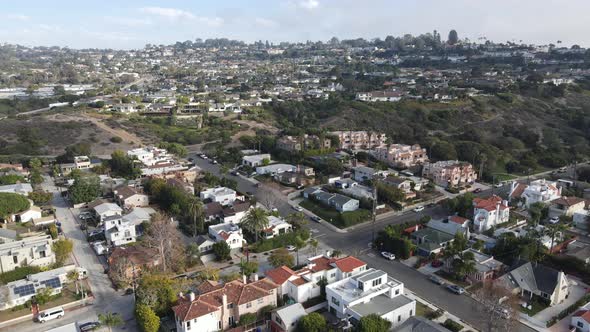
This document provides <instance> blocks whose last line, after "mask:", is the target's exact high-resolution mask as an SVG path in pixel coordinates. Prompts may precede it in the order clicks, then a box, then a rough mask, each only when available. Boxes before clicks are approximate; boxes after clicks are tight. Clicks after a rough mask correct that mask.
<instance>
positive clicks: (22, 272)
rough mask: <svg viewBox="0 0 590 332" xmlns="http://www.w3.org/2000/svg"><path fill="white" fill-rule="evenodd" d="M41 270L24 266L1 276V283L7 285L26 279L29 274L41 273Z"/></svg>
mask: <svg viewBox="0 0 590 332" xmlns="http://www.w3.org/2000/svg"><path fill="white" fill-rule="evenodd" d="M39 272H41V269H40V268H38V267H36V266H23V267H17V268H16V269H14V270H12V271H8V272H4V273H2V274H0V283H2V284H7V283H9V282H12V281H16V280H20V279H24V278H26V276H28V275H29V274H34V273H39Z"/></svg>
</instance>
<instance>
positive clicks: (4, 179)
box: [0, 174, 25, 185]
mask: <svg viewBox="0 0 590 332" xmlns="http://www.w3.org/2000/svg"><path fill="white" fill-rule="evenodd" d="M23 182H25V178H24V177H22V176H20V175H16V174H7V175H2V176H0V185H7V184H15V183H23Z"/></svg>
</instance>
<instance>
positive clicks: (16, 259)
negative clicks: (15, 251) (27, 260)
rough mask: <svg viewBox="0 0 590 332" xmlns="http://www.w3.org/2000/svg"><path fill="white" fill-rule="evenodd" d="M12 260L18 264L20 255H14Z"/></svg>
mask: <svg viewBox="0 0 590 332" xmlns="http://www.w3.org/2000/svg"><path fill="white" fill-rule="evenodd" d="M12 262H14V264H18V256H12Z"/></svg>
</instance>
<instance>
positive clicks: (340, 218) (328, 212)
mask: <svg viewBox="0 0 590 332" xmlns="http://www.w3.org/2000/svg"><path fill="white" fill-rule="evenodd" d="M299 205H301V206H302V207H304V208H305V209H307V210H309V211H311V212H313V213H314V214H315V215H317V216H318V217H320V218H322V219H324V220H325V221H327V222H329V223H331V224H332V225H334V226H336V227H338V228H346V227H350V226H354V225H357V224H360V223H362V222H365V221H368V220H370V218H371V211H369V210H365V209H358V210H356V211H350V212H343V213H340V212H338V211H336V210H334V209H332V208H328V207H325V206H322V205H321V204H319V203H316V202H314V201H312V200H309V199H305V200H303V201H302V202H301V203H299Z"/></svg>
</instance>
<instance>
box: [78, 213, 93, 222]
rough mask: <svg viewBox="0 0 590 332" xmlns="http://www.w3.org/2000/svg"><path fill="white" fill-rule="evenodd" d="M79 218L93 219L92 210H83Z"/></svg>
mask: <svg viewBox="0 0 590 332" xmlns="http://www.w3.org/2000/svg"><path fill="white" fill-rule="evenodd" d="M78 218H80V220H87V219H91V218H92V214H90V212H82V213H80V214H79V215H78Z"/></svg>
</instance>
